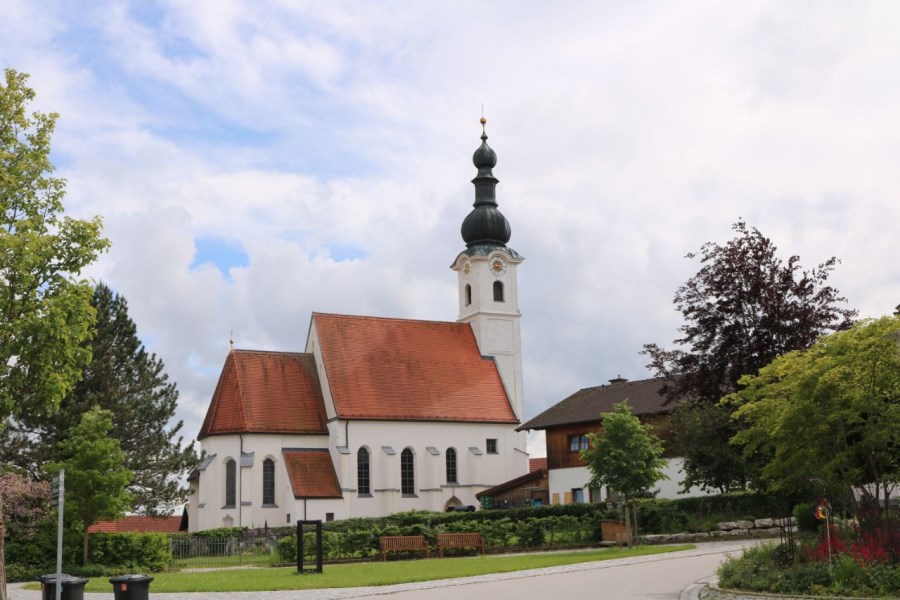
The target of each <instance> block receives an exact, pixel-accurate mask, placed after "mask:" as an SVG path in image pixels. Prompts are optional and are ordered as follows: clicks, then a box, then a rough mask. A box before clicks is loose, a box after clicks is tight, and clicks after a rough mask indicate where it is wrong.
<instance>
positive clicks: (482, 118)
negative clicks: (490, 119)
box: [481, 104, 487, 133]
mask: <svg viewBox="0 0 900 600" xmlns="http://www.w3.org/2000/svg"><path fill="white" fill-rule="evenodd" d="M485 124H487V119H485V118H484V104H482V105H481V133H484V126H485Z"/></svg>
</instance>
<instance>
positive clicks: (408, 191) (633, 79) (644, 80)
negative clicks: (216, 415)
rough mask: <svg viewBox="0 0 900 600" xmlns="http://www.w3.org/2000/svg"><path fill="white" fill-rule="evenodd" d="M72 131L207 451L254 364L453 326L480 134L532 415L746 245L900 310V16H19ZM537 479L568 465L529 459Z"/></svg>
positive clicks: (819, 12) (645, 332)
mask: <svg viewBox="0 0 900 600" xmlns="http://www.w3.org/2000/svg"><path fill="white" fill-rule="evenodd" d="M0 63H2V66H3V67H13V68H16V69H17V70H20V71H25V72H27V73H30V74H31V81H30V82H31V85H32V87H34V88H35V89H36V90H37V92H38V98H37V100H36V102H35V104H34V107H35V108H37V109H39V110H43V111H57V112H59V113H60V115H61V117H60V120H59V125H58V129H57V133H56V136H55V138H54V154H53V160H54V163H55V164H56V165H57V167H58V174H59V175H61V176H63V177H65V178H66V179H67V180H68V195H67V200H66V206H67V212H68V214H71V215H74V216H91V215H95V214H99V215H102V217H103V219H104V223H105V229H104V231H105V234H106V236H108V237H109V239H110V240H111V241H112V248H111V250H110V251H109V252H108V253H107V254H106V255H104V256H103V258H102V260H101V261H100V262H99V263H98V264H97V265H95V267H94V268H92V269H91V271H90V273H88V274H87V275H89V276H90V277H92V278H95V279H102V280H103V281H105V282H107V283H108V284H109V285H110V286H111V287H112V288H114V289H115V290H116V291H118V292H120V293H121V294H123V295H124V296H125V297H126V298H127V299H128V302H129V305H130V312H131V316H132V317H133V319H134V320H135V322H136V323H137V325H138V330H139V333H140V335H141V337H142V339H143V341H144V343H145V344H146V345H147V347H148V348H149V349H150V350H152V351H154V352H156V353H157V354H158V355H159V356H160V357H161V358H162V359H163V360H164V362H165V364H166V367H167V372H168V373H169V375H170V376H171V377H172V378H173V379H174V380H175V381H176V382H177V383H178V386H179V389H180V391H181V401H180V408H179V412H178V418H180V419H183V420H184V422H185V431H186V434H187V435H188V436H190V437H192V436H194V435H196V433H197V431H198V429H199V426H200V423H201V421H202V419H203V416H204V414H205V410H206V404H207V402H208V400H209V398H210V396H211V394H212V392H213V389H214V386H215V382H216V379H217V377H218V374H219V371H220V369H221V366H222V363H223V360H224V358H225V355H226V353H227V351H228V339H229V335H230V332H231V331H232V330H233V331H234V338H235V341H236V346H238V347H241V348H257V349H278V350H302V349H303V347H304V343H305V339H306V334H307V330H308V327H309V319H310V312H311V311H322V312H337V313H347V314H365V315H378V316H389V317H408V318H417V319H435V320H451V321H452V320H455V319H456V316H457V308H458V307H457V304H456V303H457V292H456V277H455V274H454V273H453V272H452V271H451V270H450V269H449V265H450V263H451V261H452V260H453V259H454V258H455V256H456V255H457V253H458V252H459V251H460V250H461V249H462V248H463V243H462V240H461V238H460V235H459V226H460V224H461V222H462V219H463V218H464V217H465V215H466V214H467V213H468V212H469V210H470V209H471V203H472V201H473V199H474V193H473V188H472V185H471V184H470V183H469V181H470V180H471V179H472V177H474V175H475V169H474V167H473V166H472V163H471V156H472V152H473V151H474V150H475V149H476V148H477V146H478V144H479V143H480V140H479V139H478V137H479V135H480V134H481V127H480V125H479V124H478V119H479V118H480V117H481V111H482V106H484V111H485V115H486V116H487V118H488V126H487V129H488V135H489V136H490V142H489V143H490V144H491V145H492V147H493V148H494V149H495V150H496V151H497V154H498V156H499V162H498V165H497V168H496V169H495V170H494V173H495V175H496V176H497V177H498V178H499V179H500V182H501V183H500V185H499V187H498V201H499V203H500V208H501V210H502V211H503V212H504V214H505V215H506V216H507V218H508V219H509V221H510V223H511V225H512V231H513V235H512V240H511V241H510V246H511V247H513V248H515V249H516V250H517V251H518V252H519V253H520V254H522V255H523V256H525V258H526V261H525V263H524V264H523V265H522V266H521V267H520V269H519V282H520V283H519V285H520V289H519V294H520V302H521V310H522V314H523V317H522V337H523V347H524V348H523V350H524V368H525V386H526V413H527V415H526V416H528V417H532V416H534V415H536V414H537V413H539V412H541V411H542V410H544V409H545V408H547V407H548V406H550V405H551V404H553V403H555V402H558V401H559V400H561V399H563V398H564V397H566V396H568V395H569V394H571V393H573V392H575V391H576V390H578V389H580V388H582V387H588V386H593V385H599V384H601V383H605V382H606V380H608V379H610V378H612V377H615V376H616V375H621V376H623V377H627V378H630V379H640V378H644V377H647V376H650V375H651V374H650V373H649V372H648V371H647V370H646V368H645V366H644V365H645V363H646V359H645V357H642V356H640V354H639V352H640V350H641V346H642V345H643V344H644V343H648V342H657V343H661V344H665V345H668V344H670V342H671V340H672V339H674V338H675V337H676V328H677V327H678V326H679V324H680V323H681V321H680V317H679V315H678V313H676V312H675V311H674V309H673V306H672V296H673V293H674V291H675V289H676V288H677V287H678V286H679V285H680V284H681V283H683V282H684V281H685V280H686V279H687V278H688V277H690V276H691V275H692V274H693V273H694V272H696V270H697V268H698V265H697V263H696V261H691V260H688V259H686V258H685V254H687V253H688V252H691V251H696V250H697V249H699V247H700V245H701V244H702V243H703V242H705V241H717V242H725V241H727V240H728V239H730V237H731V235H732V231H731V229H730V226H731V224H732V223H734V222H735V221H736V220H737V219H739V218H744V219H746V221H747V222H748V223H749V224H750V225H753V226H756V227H758V228H759V229H760V230H761V231H762V232H763V233H764V234H766V235H768V236H769V237H771V238H772V239H773V241H774V242H775V243H776V244H777V245H778V247H779V248H780V251H781V253H782V255H783V256H784V257H785V258H787V257H788V256H789V255H791V254H798V255H799V256H800V257H801V264H803V265H804V266H807V267H813V266H815V265H816V264H818V263H821V262H823V261H825V260H826V259H828V258H829V257H830V256H832V255H835V256H837V257H839V258H840V259H841V260H842V264H841V265H840V266H839V267H838V268H837V270H836V272H835V273H834V274H833V276H832V278H831V282H832V283H833V284H834V285H836V286H837V287H838V288H839V289H840V291H841V292H842V293H843V294H844V295H846V296H847V297H848V299H849V303H850V305H851V306H853V307H855V308H858V309H859V311H860V314H861V315H862V316H878V315H882V314H886V313H888V312H891V311H892V310H893V307H894V306H895V305H897V303H898V302H900V261H898V260H897V256H898V247H900V242H898V226H897V224H898V223H900V203H898V201H897V198H896V191H897V190H898V189H900V166H898V156H900V110H898V107H900V3H897V2H894V1H890V0H889V1H885V2H865V1H862V0H860V1H856V2H827V1H815V2H803V1H796V2H783V1H778V0H775V1H771V2H753V1H751V2H721V1H719V2H703V1H692V0H687V1H683V2H648V1H640V0H637V1H632V2H529V1H522V0H517V1H507V2H485V1H480V2H465V1H458V2H412V3H411V2H382V1H377V2H373V1H371V0H369V1H360V2H340V1H333V2H320V3H310V2H293V1H290V0H271V1H266V0H257V1H254V2H237V1H231V0H192V1H190V2H183V1H175V0H172V1H158V2H152V1H149V0H135V1H134V2H127V1H119V2H116V1H111V2H109V1H103V0H98V1H94V2H89V3H88V2H83V3H73V2H66V1H60V2H54V1H52V0H46V1H42V2H29V1H26V0H0ZM533 441H534V442H535V443H533V444H532V449H533V450H534V451H535V454H537V455H542V454H543V447H542V445H541V444H540V443H539V441H538V440H533Z"/></svg>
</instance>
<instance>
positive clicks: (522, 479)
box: [475, 469, 548, 500]
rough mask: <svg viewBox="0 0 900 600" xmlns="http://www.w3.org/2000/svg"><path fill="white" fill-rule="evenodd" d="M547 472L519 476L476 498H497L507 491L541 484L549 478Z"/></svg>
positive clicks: (539, 471)
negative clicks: (537, 483)
mask: <svg viewBox="0 0 900 600" xmlns="http://www.w3.org/2000/svg"><path fill="white" fill-rule="evenodd" d="M547 472H548V471H547V469H539V470H537V471H532V472H530V473H525V474H524V475H519V476H518V477H516V478H515V479H510V480H509V481H504V482H503V483H500V484H498V485H495V486H494V487H492V488H488V489H486V490H482V491H480V492H478V493H477V494H475V497H476V498H478V499H479V500H481V499H482V498H484V497H486V496H495V495H497V494H500V493H503V492H505V491H507V490H511V489H513V488H517V487H519V486H523V485H525V484H526V483H532V482H539V481H540V480H541V479H543V478H544V477H547Z"/></svg>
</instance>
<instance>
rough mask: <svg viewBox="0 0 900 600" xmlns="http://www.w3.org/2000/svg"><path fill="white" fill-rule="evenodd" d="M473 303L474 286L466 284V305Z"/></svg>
mask: <svg viewBox="0 0 900 600" xmlns="http://www.w3.org/2000/svg"><path fill="white" fill-rule="evenodd" d="M470 304H472V286H471V285H469V284H468V283H467V284H466V306H469V305H470Z"/></svg>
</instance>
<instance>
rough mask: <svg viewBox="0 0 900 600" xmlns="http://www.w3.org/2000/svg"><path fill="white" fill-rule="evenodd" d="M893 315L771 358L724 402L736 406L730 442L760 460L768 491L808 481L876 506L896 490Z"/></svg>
mask: <svg viewBox="0 0 900 600" xmlns="http://www.w3.org/2000/svg"><path fill="white" fill-rule="evenodd" d="M898 340H900V317H883V318H881V319H877V320H874V321H865V322H861V323H858V324H857V325H855V326H854V327H853V328H852V329H850V330H848V331H842V332H837V333H834V334H832V335H830V336H827V337H824V338H822V339H821V340H820V341H818V342H817V343H816V344H814V345H813V346H812V347H811V348H809V349H808V350H805V351H795V352H791V353H788V354H785V355H783V356H780V357H778V358H776V359H775V360H774V361H772V363H771V364H769V365H767V366H765V367H763V368H762V369H760V371H759V374H758V375H756V376H747V377H744V378H743V379H742V380H741V384H742V385H743V386H744V387H743V389H741V390H739V391H738V392H735V393H734V394H732V395H730V396H729V397H728V398H727V399H726V400H725V402H728V403H730V404H731V405H733V406H736V407H737V410H736V411H735V414H734V418H735V419H736V420H737V421H738V422H739V423H740V425H741V428H740V429H739V430H738V432H737V433H736V434H735V436H734V439H733V442H734V444H735V445H736V447H738V448H740V449H742V451H743V453H744V456H747V457H750V456H762V457H765V462H764V464H763V467H762V470H761V475H762V477H763V479H764V481H765V482H767V483H768V485H769V486H770V487H771V488H772V489H774V490H784V491H788V492H792V491H793V492H796V491H797V490H798V489H801V488H802V487H803V484H804V482H805V481H807V480H809V479H810V478H811V477H816V478H819V479H821V480H823V481H824V482H825V483H826V484H827V485H828V487H829V489H831V490H834V491H836V492H842V493H847V494H849V492H850V490H851V488H856V489H860V490H862V491H863V492H864V493H865V494H867V495H868V496H869V497H870V498H872V499H874V500H876V501H877V500H878V499H879V498H881V499H883V500H884V501H885V508H886V507H887V498H888V493H889V491H890V489H891V488H892V487H893V486H895V485H897V484H898V483H900V349H898Z"/></svg>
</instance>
